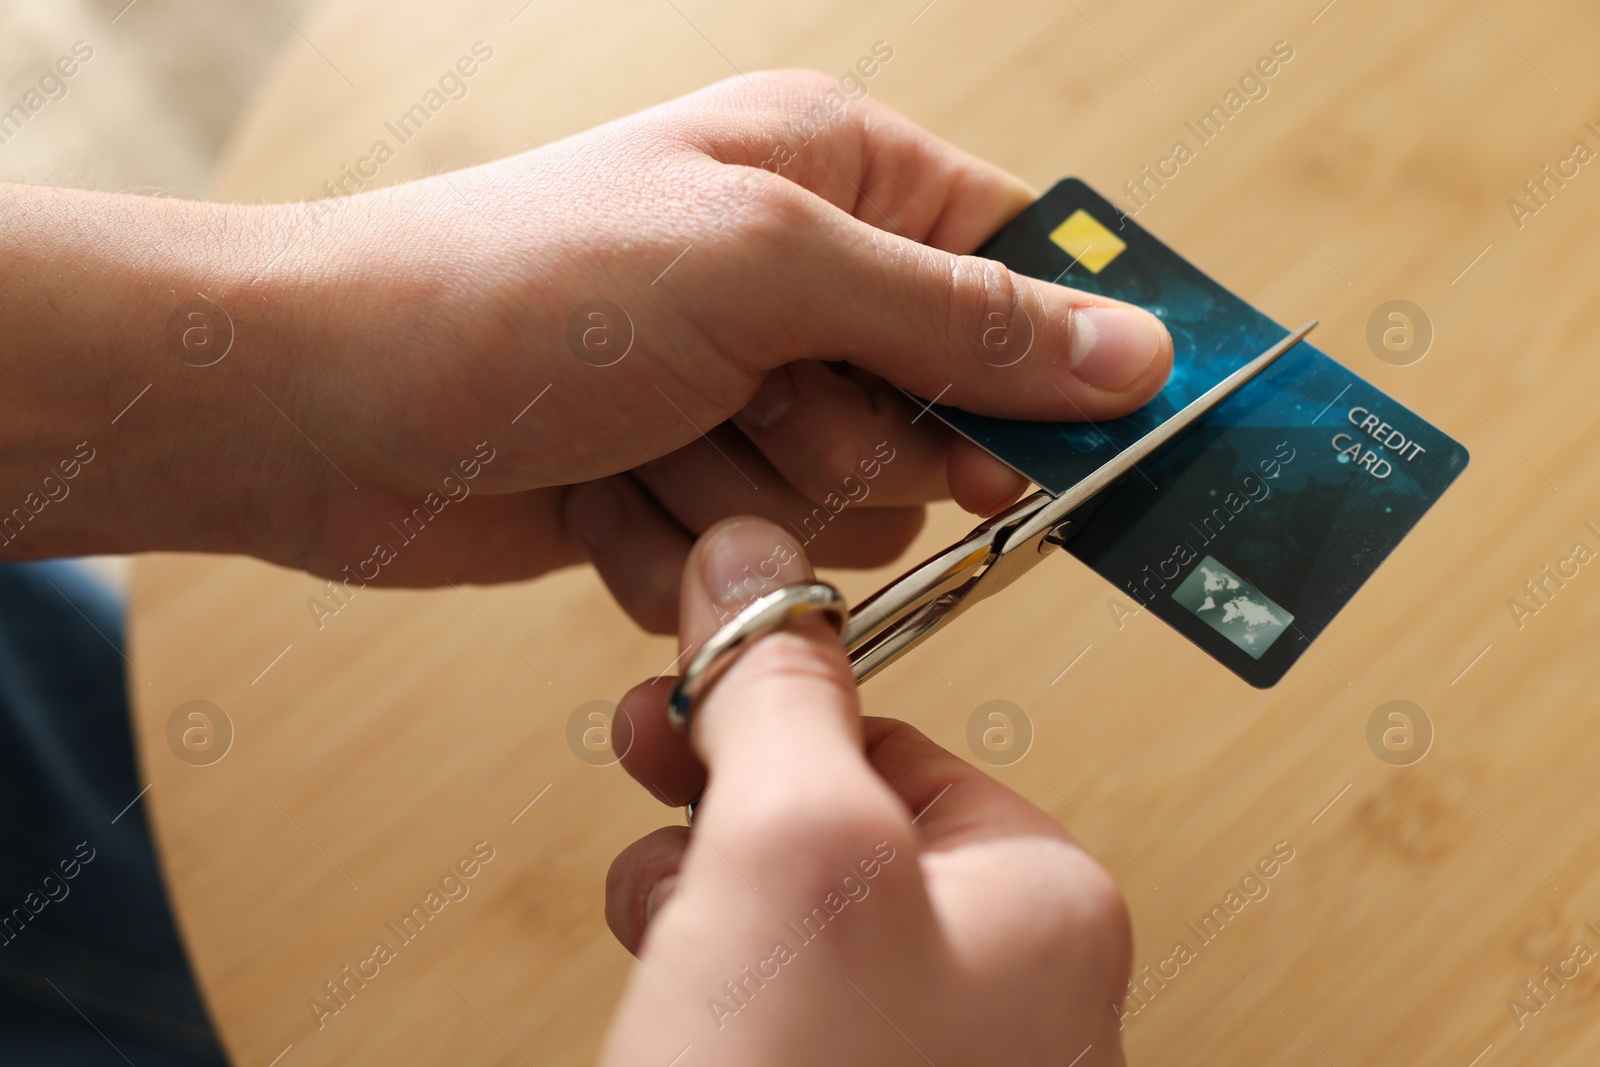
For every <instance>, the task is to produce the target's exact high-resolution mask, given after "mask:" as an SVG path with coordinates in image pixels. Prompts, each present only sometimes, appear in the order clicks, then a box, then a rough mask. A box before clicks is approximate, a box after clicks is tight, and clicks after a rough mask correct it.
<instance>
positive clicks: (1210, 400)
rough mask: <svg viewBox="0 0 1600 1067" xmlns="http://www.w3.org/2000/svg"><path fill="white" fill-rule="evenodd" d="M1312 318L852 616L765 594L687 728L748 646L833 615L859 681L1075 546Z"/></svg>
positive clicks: (736, 626) (711, 657) (784, 593)
mask: <svg viewBox="0 0 1600 1067" xmlns="http://www.w3.org/2000/svg"><path fill="white" fill-rule="evenodd" d="M1316 325H1317V320H1316V319H1312V320H1311V321H1310V322H1307V323H1306V324H1305V325H1304V326H1301V327H1300V328H1299V329H1298V330H1295V331H1293V332H1292V333H1290V334H1289V335H1288V336H1287V337H1285V338H1283V340H1281V341H1279V342H1278V343H1277V344H1275V345H1273V346H1272V347H1271V348H1269V349H1267V350H1266V351H1265V352H1262V353H1261V354H1260V355H1258V356H1256V357H1255V358H1254V359H1252V360H1251V361H1250V362H1248V363H1246V364H1245V365H1244V366H1242V367H1240V368H1239V369H1238V370H1235V371H1234V372H1233V373H1232V374H1230V375H1228V376H1227V377H1226V378H1223V379H1222V380H1221V381H1219V382H1218V383H1217V384H1215V385H1213V386H1212V387H1211V388H1210V389H1207V390H1206V391H1205V392H1204V393H1202V394H1201V395H1200V396H1199V397H1197V398H1195V399H1194V400H1193V401H1191V402H1190V403H1189V404H1188V405H1187V406H1185V407H1184V408H1182V409H1181V410H1179V411H1177V412H1176V413H1174V414H1173V415H1172V416H1170V417H1169V418H1168V419H1167V420H1166V421H1165V422H1163V423H1161V424H1160V425H1159V426H1157V427H1156V428H1155V429H1153V430H1151V431H1150V432H1149V433H1147V434H1145V435H1144V436H1143V437H1141V438H1139V440H1137V441H1135V442H1134V443H1133V444H1132V445H1129V446H1128V447H1127V448H1125V449H1123V450H1122V451H1121V452H1120V453H1118V454H1117V455H1116V456H1115V457H1114V458H1113V459H1111V460H1109V461H1107V462H1106V463H1105V464H1103V465H1102V466H1100V467H1099V468H1097V469H1096V470H1095V471H1094V472H1093V473H1092V474H1090V475H1089V476H1088V477H1086V478H1084V479H1083V480H1082V481H1080V482H1078V483H1077V484H1076V485H1074V486H1072V487H1071V488H1070V489H1067V490H1066V491H1065V492H1063V493H1061V494H1060V495H1054V494H1051V493H1049V492H1047V491H1045V490H1043V489H1040V490H1038V491H1036V492H1034V493H1033V494H1032V495H1030V496H1028V497H1026V498H1024V499H1023V500H1021V501H1018V502H1017V503H1016V504H1013V505H1012V506H1011V507H1009V508H1007V509H1006V510H1005V511H1002V512H1001V513H1000V514H998V515H995V516H993V517H992V518H989V519H986V520H984V521H983V522H982V523H980V524H979V525H978V526H977V527H976V528H974V529H973V531H972V533H970V534H968V535H967V536H966V537H965V538H964V539H962V540H961V541H959V542H957V543H956V544H953V545H951V546H950V547H949V548H947V549H945V550H944V551H943V552H940V553H938V554H936V555H934V556H932V557H930V558H929V559H927V560H925V561H924V562H923V563H921V564H919V565H918V566H916V567H913V568H912V569H911V570H909V571H907V572H905V573H904V574H902V575H901V576H900V577H899V578H896V579H895V580H894V581H892V582H890V583H889V584H888V585H886V586H884V587H883V588H882V589H880V590H878V591H877V592H876V593H874V594H873V595H872V596H870V597H868V598H867V599H866V600H864V601H862V602H861V603H860V604H859V605H857V606H856V608H855V610H853V611H850V612H849V613H848V615H847V614H846V613H845V610H844V598H843V597H842V596H841V595H840V594H839V591H838V590H837V589H835V588H834V587H833V586H831V585H828V584H827V583H825V582H809V583H802V584H799V585H793V586H788V587H786V588H783V589H780V590H778V591H777V592H775V593H769V594H767V595H766V596H763V597H760V598H758V599H757V600H755V601H754V602H753V603H751V604H750V605H749V606H748V607H746V608H744V609H743V610H742V611H740V612H739V613H738V614H736V615H735V616H734V617H733V618H732V619H730V620H728V622H727V623H726V624H725V625H723V626H722V627H721V628H720V629H719V630H717V632H716V633H715V634H713V635H712V636H711V638H710V640H708V641H707V642H706V643H705V644H704V645H702V646H701V647H700V649H699V651H698V653H697V654H696V655H695V656H694V658H693V659H691V660H690V661H689V665H688V666H687V667H686V668H685V669H684V672H683V674H682V675H681V676H680V677H679V679H678V681H677V684H676V685H675V686H674V687H673V690H672V695H671V696H670V697H669V698H668V702H667V715H668V718H669V719H670V720H671V722H672V724H673V725H674V726H676V727H677V728H678V729H680V730H681V729H686V728H687V727H688V723H689V718H690V715H691V713H692V711H693V708H694V705H695V703H696V701H697V700H698V699H700V698H701V697H702V696H703V695H704V694H705V692H706V691H707V690H708V689H709V688H710V685H711V684H712V682H713V681H715V679H716V677H717V676H718V675H720V673H721V672H722V670H724V669H726V667H727V665H728V664H729V663H730V662H731V661H732V659H733V658H734V657H735V656H736V655H737V653H738V652H739V650H740V649H742V648H743V647H745V646H747V645H748V644H750V643H751V642H753V641H754V640H756V639H757V638H759V637H761V636H763V635H765V634H768V633H771V632H772V631H773V630H776V629H779V628H781V627H783V626H785V625H787V624H788V623H789V622H792V621H794V620H795V619H797V618H799V617H801V616H803V615H806V614H810V613H812V612H822V613H825V614H828V615H830V616H832V617H833V619H834V621H835V623H836V624H837V625H838V626H839V628H840V635H839V639H840V641H841V643H842V644H843V645H844V648H845V651H846V652H847V653H848V654H849V656H850V666H851V670H852V671H853V673H854V674H855V679H856V682H857V683H858V684H859V683H861V682H864V681H866V680H867V679H868V678H871V677H872V676H873V675H875V674H877V673H878V672H879V671H881V670H883V668H885V667H887V666H888V665H889V664H891V663H893V662H894V661H895V660H897V659H899V658H900V657H901V656H903V655H905V654H906V653H907V652H909V651H911V649H913V648H915V647H916V646H917V645H919V644H921V643H922V642H923V641H926V640H927V639H928V638H929V637H930V636H932V635H933V634H934V633H936V632H938V631H939V630H941V629H943V628H944V627H945V626H947V625H949V624H950V621H951V620H952V619H955V618H956V617H957V616H959V615H960V614H961V613H962V612H964V611H966V610H967V609H968V608H970V607H972V605H974V604H976V603H978V602H979V601H981V600H985V599H987V598H989V597H991V596H993V595H994V594H995V593H998V592H999V591H1000V590H1002V589H1004V588H1005V587H1006V586H1008V585H1010V584H1011V583H1012V582H1014V581H1016V580H1017V579H1018V578H1019V577H1021V576H1022V575H1023V574H1026V573H1027V572H1028V571H1030V570H1032V569H1033V568H1034V567H1035V566H1037V565H1038V564H1039V563H1040V562H1041V561H1043V560H1044V559H1045V558H1046V557H1047V556H1049V555H1051V554H1052V552H1051V550H1052V549H1055V548H1060V547H1062V546H1063V545H1064V544H1065V543H1066V539H1067V535H1068V531H1069V530H1070V529H1071V527H1072V525H1073V523H1074V521H1076V520H1075V519H1074V518H1073V513H1074V512H1076V511H1077V510H1078V509H1079V508H1081V507H1083V505H1085V504H1087V503H1088V502H1089V501H1090V500H1092V499H1093V498H1094V497H1095V496H1096V495H1098V494H1099V493H1100V492H1101V491H1102V490H1104V489H1107V488H1109V487H1110V486H1111V485H1113V484H1114V483H1115V482H1117V481H1118V480H1119V479H1121V478H1122V477H1123V476H1125V475H1126V474H1128V473H1129V472H1131V471H1132V470H1133V469H1134V468H1135V467H1137V466H1138V465H1139V464H1140V463H1141V462H1143V461H1144V460H1146V459H1148V458H1149V457H1150V456H1151V455H1153V454H1155V453H1156V452H1157V451H1159V450H1160V449H1161V448H1162V447H1164V446H1165V445H1167V444H1169V443H1171V442H1172V441H1173V440H1174V439H1175V438H1176V437H1178V435H1180V434H1181V433H1183V431H1185V430H1187V429H1188V428H1189V427H1190V426H1192V425H1193V424H1194V423H1195V422H1196V421H1198V420H1199V419H1200V417H1201V416H1203V415H1205V414H1206V413H1207V412H1208V411H1210V410H1211V409H1212V408H1214V407H1216V406H1217V405H1218V404H1220V403H1221V402H1222V401H1223V400H1224V399H1226V398H1227V397H1228V396H1230V395H1232V394H1233V393H1234V392H1235V391H1236V390H1237V389H1238V388H1239V387H1240V386H1242V385H1244V383H1245V382H1248V381H1249V380H1250V379H1251V378H1254V377H1255V376H1256V375H1258V374H1260V373H1261V372H1262V371H1263V370H1265V369H1266V368H1267V367H1269V366H1270V365H1271V364H1272V363H1273V361H1274V360H1276V359H1277V358H1278V357H1279V356H1282V355H1283V354H1284V353H1285V352H1287V351H1289V349H1291V348H1293V347H1294V346H1295V345H1297V344H1299V343H1300V341H1301V340H1303V339H1304V338H1305V336H1306V334H1308V333H1310V332H1311V331H1312V329H1313V328H1315V327H1316Z"/></svg>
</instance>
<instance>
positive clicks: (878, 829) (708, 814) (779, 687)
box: [680, 519, 909, 864]
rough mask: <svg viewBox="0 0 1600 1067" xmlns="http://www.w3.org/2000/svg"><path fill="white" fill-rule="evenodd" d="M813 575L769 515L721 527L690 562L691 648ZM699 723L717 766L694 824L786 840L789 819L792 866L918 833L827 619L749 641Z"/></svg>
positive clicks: (685, 613) (686, 635)
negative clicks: (760, 600)
mask: <svg viewBox="0 0 1600 1067" xmlns="http://www.w3.org/2000/svg"><path fill="white" fill-rule="evenodd" d="M811 577H812V572H811V566H810V564H809V563H808V562H807V560H806V558H805V555H804V552H803V551H802V550H801V548H800V546H799V545H798V544H796V543H795V541H794V539H793V538H792V537H791V536H790V535H789V534H788V533H787V532H786V531H785V530H784V529H783V528H782V527H779V526H776V525H774V524H773V523H770V522H766V521H764V520H760V519H733V520H729V521H728V522H725V523H722V524H721V525H719V526H717V527H714V528H713V529H712V530H710V531H709V532H707V533H706V535H705V536H704V537H702V538H701V539H700V541H699V543H698V544H697V545H696V546H695V549H694V551H693V552H692V553H691V554H690V558H689V561H688V564H687V566H686V567H685V570H684V586H683V592H682V595H681V598H680V604H681V610H682V619H681V624H680V632H681V634H682V638H683V640H684V642H685V645H686V647H687V646H693V645H697V644H699V643H700V642H701V641H703V640H704V639H705V638H706V637H709V636H710V634H711V633H712V632H713V630H714V629H715V628H716V627H717V626H718V625H720V624H721V622H722V621H725V619H726V618H728V617H731V615H732V614H733V613H734V612H737V611H738V610H740V608H742V607H743V606H745V605H746V604H749V603H750V602H752V601H753V600H755V599H756V598H757V597H760V596H763V595H765V594H767V593H770V592H773V591H775V590H777V589H779V588H782V587H783V586H785V585H792V584H794V583H796V582H803V581H807V580H810V579H811ZM691 722H692V725H691V735H690V740H691V742H692V744H693V745H694V747H695V749H696V751H697V752H698V753H699V755H700V757H701V759H702V760H703V761H704V762H705V764H706V767H707V770H708V785H707V787H706V792H705V795H704V797H703V799H702V801H701V804H700V807H699V809H698V810H697V813H696V818H695V822H696V826H697V827H702V828H704V829H705V832H706V833H707V834H708V835H710V836H713V837H716V836H718V833H717V831H718V830H719V829H724V828H725V829H726V830H727V831H728V832H729V834H730V836H731V837H734V838H744V839H746V840H749V839H751V838H754V839H756V840H758V841H759V840H771V841H772V843H773V844H774V845H776V844H778V841H777V840H776V839H775V837H776V836H780V835H774V834H773V830H774V829H775V828H777V827H782V828H783V833H782V835H781V837H782V838H783V841H782V844H783V847H784V850H785V851H784V854H783V856H782V857H781V862H783V863H785V864H792V863H793V862H794V858H795V852H796V849H798V850H799V851H801V852H806V851H810V850H811V846H814V845H819V846H820V845H821V844H822V841H823V840H825V839H833V841H834V842H835V843H834V844H833V845H830V846H825V847H841V848H845V849H847V850H859V848H860V846H861V842H860V840H858V839H859V838H862V837H865V836H867V835H871V834H877V835H878V837H875V838H874V840H877V839H878V838H879V837H883V836H885V835H890V834H892V835H893V836H894V837H896V838H899V837H901V836H902V830H903V831H905V832H907V833H908V832H909V826H904V827H902V826H901V825H900V824H903V823H906V822H907V819H906V816H905V811H904V808H903V807H902V806H901V804H900V802H899V800H898V798H897V797H896V796H895V795H894V793H893V792H892V791H891V790H890V789H889V788H888V786H887V785H886V784H885V783H884V782H883V780H882V779H881V778H879V777H878V775H877V774H876V773H875V772H874V771H873V770H872V767H871V765H870V764H869V763H868V762H867V759H866V757H865V755H864V752H863V745H862V738H861V729H862V727H861V715H860V704H859V701H858V699H857V694H856V686H855V679H854V677H853V676H852V674H851V672H850V663H849V660H848V659H847V658H846V656H845V654H844V650H843V648H842V647H841V646H840V644H839V636H838V631H837V630H835V629H834V628H833V627H832V626H831V625H830V624H829V622H828V621H827V620H826V619H824V618H822V617H821V616H810V617H806V618H802V619H800V620H798V621H797V622H796V623H795V624H794V625H793V626H792V627H791V628H789V629H786V630H780V631H778V632H776V633H773V634H770V635H768V636H766V637H763V638H761V639H759V640H757V641H756V642H755V643H754V644H752V645H750V646H748V647H747V648H746V649H745V650H744V652H743V653H742V654H741V655H740V656H739V658H738V659H737V660H736V661H735V662H734V664H733V665H732V666H731V667H729V668H728V669H727V670H726V671H725V672H724V673H723V674H722V675H721V676H720V677H719V678H718V680H717V681H716V684H715V685H714V686H712V688H711V690H710V691H709V692H708V693H707V694H705V695H704V697H703V698H702V700H701V703H700V706H699V707H698V708H696V710H695V713H694V718H693V719H692V720H691ZM809 830H815V831H817V834H816V835H815V836H813V835H812V834H811V833H809V832H808V831H809ZM744 831H748V833H746V832H744ZM842 831H843V833H841V832H842ZM797 835H798V837H800V838H802V839H809V840H797ZM841 837H843V838H844V839H845V840H839V838H841ZM852 858H853V856H852Z"/></svg>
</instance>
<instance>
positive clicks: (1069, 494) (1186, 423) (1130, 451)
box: [1008, 319, 1318, 547]
mask: <svg viewBox="0 0 1600 1067" xmlns="http://www.w3.org/2000/svg"><path fill="white" fill-rule="evenodd" d="M1317 321H1318V320H1316V319H1312V320H1311V321H1310V322H1307V323H1306V324H1305V325H1304V326H1301V327H1300V328H1299V329H1297V330H1294V331H1293V332H1291V333H1290V334H1289V335H1288V336H1286V337H1284V338H1283V340H1281V341H1279V342H1278V343H1277V344H1275V345H1273V346H1272V347H1271V348H1269V349H1267V350H1266V351H1265V352H1263V353H1261V354H1260V355H1259V356H1257V357H1256V358H1254V359H1252V360H1251V361H1250V362H1248V363H1246V364H1245V365H1244V366H1242V367H1240V368H1239V369H1238V370H1236V371H1234V372H1233V373H1232V374H1230V375H1228V376H1227V377H1226V378H1224V379H1222V380H1221V381H1220V382H1218V383H1217V384H1216V385H1213V386H1212V387H1211V388H1210V389H1207V390H1206V391H1205V392H1203V393H1201V394H1200V395H1199V396H1197V397H1195V398H1194V399H1193V400H1191V401H1190V402H1189V403H1188V404H1186V405H1185V406H1184V407H1182V408H1180V409H1179V410H1178V411H1176V412H1174V413H1173V414H1172V415H1170V416H1168V418H1167V419H1166V421H1164V422H1162V423H1161V425H1159V426H1157V427H1156V428H1155V429H1153V430H1151V431H1150V432H1149V433H1147V434H1145V435H1144V436H1143V437H1141V438H1139V439H1138V440H1137V441H1135V442H1134V443H1133V444H1131V445H1129V446H1128V447H1127V448H1125V449H1123V450H1122V451H1121V452H1119V453H1117V455H1116V456H1114V457H1112V458H1111V459H1109V460H1107V461H1106V462H1105V463H1104V464H1102V465H1101V466H1100V467H1099V468H1097V469H1096V470H1095V471H1094V473H1092V474H1090V475H1089V476H1088V477H1086V478H1084V479H1083V481H1081V482H1079V483H1078V484H1076V485H1074V486H1073V487H1072V488H1070V489H1068V490H1067V491H1066V492H1064V493H1062V494H1061V495H1060V496H1058V497H1056V499H1055V502H1054V503H1053V504H1051V505H1049V506H1048V507H1046V508H1043V509H1041V510H1040V511H1039V513H1038V515H1037V516H1035V519H1036V521H1037V522H1041V523H1042V522H1048V521H1049V520H1051V519H1055V520H1056V521H1060V520H1061V519H1063V518H1065V517H1066V516H1067V514H1068V513H1070V512H1072V511H1076V510H1077V509H1078V508H1079V507H1081V506H1082V505H1083V504H1085V503H1087V502H1088V501H1089V500H1090V498H1092V497H1094V496H1097V495H1098V494H1099V493H1100V491H1101V490H1102V489H1105V488H1107V487H1108V486H1110V485H1111V484H1112V483H1113V482H1115V481H1117V480H1118V479H1119V478H1121V477H1122V476H1123V475H1125V474H1127V473H1128V472H1129V471H1131V470H1133V469H1134V468H1135V467H1137V466H1138V465H1139V464H1140V463H1143V462H1144V461H1145V460H1147V459H1149V458H1150V457H1151V456H1152V455H1153V454H1154V453H1156V452H1157V451H1159V450H1160V449H1162V448H1163V447H1165V446H1166V445H1168V444H1169V443H1171V442H1172V441H1173V439H1174V438H1176V437H1177V436H1178V435H1179V434H1181V433H1183V431H1185V430H1187V429H1188V428H1189V427H1190V426H1192V425H1194V424H1195V422H1197V421H1199V419H1200V417H1201V416H1203V415H1205V414H1206V413H1207V412H1209V411H1210V410H1211V409H1212V408H1214V407H1216V406H1217V405H1218V404H1220V403H1222V402H1223V401H1224V400H1226V399H1227V398H1228V397H1229V396H1231V395H1233V394H1234V393H1235V392H1237V391H1238V390H1239V387H1240V386H1242V385H1244V383H1245V382H1248V381H1249V380H1250V379H1251V378H1254V377H1255V376H1256V375H1258V374H1260V373H1261V372H1262V371H1264V370H1266V369H1267V368H1268V367H1269V366H1271V365H1272V363H1273V362H1274V361H1275V360H1276V359H1277V358H1278V357H1279V356H1281V355H1283V354H1284V353H1285V352H1287V351H1289V349H1291V348H1293V347H1294V346H1295V345H1297V344H1299V343H1300V342H1301V341H1303V340H1305V336H1306V334H1308V333H1310V332H1311V331H1312V330H1314V329H1316V326H1317ZM1031 525H1032V524H1030V526H1031ZM1017 536H1018V537H1020V538H1026V537H1028V534H1027V533H1025V532H1024V531H1023V530H1020V529H1019V530H1018V531H1017ZM1008 547H1009V546H1008Z"/></svg>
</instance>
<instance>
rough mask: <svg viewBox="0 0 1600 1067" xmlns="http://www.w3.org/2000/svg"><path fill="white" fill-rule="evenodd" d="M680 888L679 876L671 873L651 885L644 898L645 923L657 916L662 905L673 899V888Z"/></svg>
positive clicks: (647, 923)
mask: <svg viewBox="0 0 1600 1067" xmlns="http://www.w3.org/2000/svg"><path fill="white" fill-rule="evenodd" d="M677 888H678V876H677V875H675V874H669V875H666V876H665V877H663V878H662V879H661V880H660V881H659V882H657V883H656V884H655V885H653V886H651V887H650V893H649V894H648V895H647V896H646V897H645V898H644V921H645V925H647V926H648V925H649V924H650V920H651V919H654V918H655V917H656V912H658V911H660V910H661V905H663V904H665V903H666V902H667V901H668V900H670V899H671V897H672V893H673V890H675V889H677Z"/></svg>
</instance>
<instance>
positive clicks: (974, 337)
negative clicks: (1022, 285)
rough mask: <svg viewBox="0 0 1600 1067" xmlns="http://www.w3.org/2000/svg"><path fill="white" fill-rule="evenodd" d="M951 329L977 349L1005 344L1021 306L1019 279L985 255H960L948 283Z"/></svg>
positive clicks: (951, 268)
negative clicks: (1017, 280)
mask: <svg viewBox="0 0 1600 1067" xmlns="http://www.w3.org/2000/svg"><path fill="white" fill-rule="evenodd" d="M947 298H948V301H949V321H950V328H951V331H952V332H953V333H954V334H955V336H956V337H958V338H961V339H962V340H963V341H965V342H966V343H967V344H968V345H970V346H971V347H973V348H975V349H976V350H978V351H980V352H981V351H983V350H984V348H985V346H987V347H988V348H991V349H993V348H996V347H997V346H1003V345H1004V343H1005V340H1006V337H1007V334H1008V333H1009V332H1010V330H1011V326H1012V324H1013V323H1014V322H1015V321H1016V319H1017V317H1018V312H1019V311H1020V310H1021V307H1022V293H1021V290H1020V289H1019V288H1018V286H1017V283H1016V278H1015V277H1014V276H1013V275H1012V273H1011V271H1010V270H1008V269H1006V267H1005V266H1004V265H1003V264H1001V263H998V262H996V261H995V260H992V259H985V258H984V257H982V256H957V257H956V258H955V260H954V262H953V263H952V264H951V267H950V278H949V286H948V297H947Z"/></svg>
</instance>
